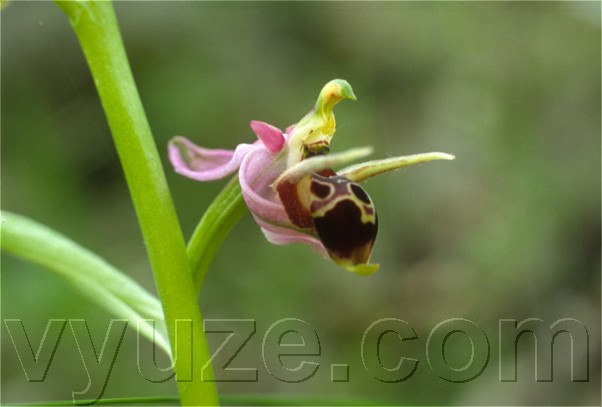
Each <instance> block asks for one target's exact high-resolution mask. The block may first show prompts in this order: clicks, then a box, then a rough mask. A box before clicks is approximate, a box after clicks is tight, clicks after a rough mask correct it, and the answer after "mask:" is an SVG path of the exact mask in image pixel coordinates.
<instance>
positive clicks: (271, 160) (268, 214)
mask: <svg viewBox="0 0 602 407" xmlns="http://www.w3.org/2000/svg"><path fill="white" fill-rule="evenodd" d="M283 154H284V153H282V154H276V153H272V152H270V151H268V150H266V149H257V150H253V151H251V152H250V153H249V154H248V155H247V156H246V157H245V159H244V160H243V162H242V164H241V166H240V176H239V180H240V186H241V189H242V193H243V198H244V199H245V202H246V203H247V206H248V207H249V210H250V211H251V213H252V214H253V217H254V218H255V221H256V222H257V224H258V225H259V226H260V227H261V230H262V232H263V233H264V235H265V237H266V239H267V240H268V241H269V242H271V243H274V244H277V245H287V244H291V243H304V244H308V245H310V246H311V247H313V248H314V249H315V250H316V251H318V252H319V253H320V254H322V255H323V256H324V257H328V256H327V254H326V250H325V249H324V246H323V245H322V243H321V242H320V240H318V239H317V237H316V234H315V230H314V229H313V227H312V228H307V229H302V228H299V227H296V226H295V225H293V224H292V223H291V221H290V219H289V217H288V215H287V213H286V211H285V209H284V206H283V205H282V203H281V202H280V199H279V198H278V196H277V194H276V192H275V191H274V189H273V188H272V185H273V183H274V180H275V179H276V177H278V175H279V174H280V173H281V172H282V171H283V170H284V167H285V165H286V164H285V162H284V155H283Z"/></svg>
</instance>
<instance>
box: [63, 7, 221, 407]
mask: <svg viewBox="0 0 602 407" xmlns="http://www.w3.org/2000/svg"><path fill="white" fill-rule="evenodd" d="M56 3H57V5H58V6H59V7H60V8H61V9H62V10H63V11H64V12H65V13H66V14H67V15H68V16H69V19H70V20H71V25H72V27H73V29H74V30H75V33H76V34H77V37H78V39H79V42H80V45H81V47H82V49H83V51H84V54H85V56H86V59H87V61H88V65H89V66H90V70H91V71H92V76H93V77H94V82H95V84H96V88H97V90H98V93H99V95H100V99H101V102H102V105H103V108H104V111H105V114H106V116H107V119H108V122H109V126H110V128H111V133H112V134H113V139H114V142H115V145H116V147H117V152H118V154H119V158H120V160H121V165H122V166H123V169H124V172H125V176H126V180H127V183H128V187H129V189H130V194H131V196H132V200H133V202H134V207H135V209H136V214H137V216H138V221H139V223H140V227H141V230H142V235H143V237H144V242H145V244H146V248H147V251H148V256H149V259H150V262H151V266H152V268H153V273H154V277H155V282H156V285H157V291H158V293H159V297H160V299H161V303H162V306H163V311H164V314H165V320H166V323H167V328H168V333H169V338H170V342H171V347H172V353H173V355H174V356H175V357H176V364H175V371H176V374H177V375H178V376H177V377H180V378H184V377H186V376H188V375H189V374H188V369H189V366H190V361H191V358H193V360H192V362H193V365H192V366H194V368H193V371H194V375H193V376H192V378H191V379H192V380H190V381H178V389H179V391H180V398H181V401H182V404H185V405H216V404H218V396H217V389H216V386H215V382H213V381H212V372H211V369H205V370H203V369H202V367H203V366H204V365H205V363H206V362H207V361H209V359H210V353H209V350H208V346H207V342H206V337H205V334H204V331H203V321H202V317H201V313H200V310H199V307H198V302H197V293H196V290H195V288H194V283H193V280H192V274H191V272H190V266H189V262H188V258H187V256H186V247H185V243H184V238H183V236H182V232H181V229H180V227H179V223H178V220H177V217H176V213H175V210H174V206H173V202H172V199H171V195H170V192H169V189H168V186H167V182H166V179H165V174H164V172H163V167H162V165H161V161H160V159H159V154H158V152H157V147H156V145H155V143H154V140H153V138H152V134H151V130H150V126H149V124H148V120H147V118H146V115H145V113H144V109H143V106H142V102H141V101H140V96H139V94H138V90H137V88H136V85H135V83H134V78H133V76H132V72H131V70H130V67H129V63H128V60H127V56H126V53H125V49H124V46H123V43H122V40H121V34H120V32H119V28H118V25H117V19H116V17H115V13H114V10H113V5H112V3H111V2H108V1H87V0H79V1H65V2H61V1H57V2H56ZM178 319H184V320H190V321H192V338H193V344H192V349H190V351H184V352H183V351H182V350H180V352H179V354H178V353H177V352H176V349H175V344H176V332H175V323H176V320H178ZM201 371H203V375H204V380H203V379H202V377H201Z"/></svg>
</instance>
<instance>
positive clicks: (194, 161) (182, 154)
mask: <svg viewBox="0 0 602 407" xmlns="http://www.w3.org/2000/svg"><path fill="white" fill-rule="evenodd" d="M257 148H258V146H256V145H251V144H239V145H238V146H237V147H236V149H235V150H234V151H232V150H217V149H208V148H203V147H199V146H197V145H195V144H193V143H192V142H191V141H190V140H188V139H187V138H185V137H181V136H176V137H174V138H173V139H172V140H171V141H170V142H169V160H170V161H171V164H172V165H173V167H174V169H175V170H176V172H177V173H179V174H181V175H184V176H185V177H188V178H191V179H194V180H197V181H212V180H216V179H220V178H224V177H226V176H228V175H230V174H232V173H233V172H235V171H236V169H237V168H238V167H239V166H240V164H241V162H242V160H243V158H244V157H245V155H246V154H248V153H249V152H250V151H252V150H253V149H257Z"/></svg>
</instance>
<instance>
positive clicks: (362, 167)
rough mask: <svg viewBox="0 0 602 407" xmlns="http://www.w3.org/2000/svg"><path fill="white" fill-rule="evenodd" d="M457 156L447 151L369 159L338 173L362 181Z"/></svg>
mask: <svg viewBox="0 0 602 407" xmlns="http://www.w3.org/2000/svg"><path fill="white" fill-rule="evenodd" d="M455 158H456V157H454V156H453V155H451V154H446V153H422V154H413V155H406V156H401V157H393V158H387V159H384V160H374V161H368V162H365V163H360V164H356V165H352V166H350V167H347V168H344V169H342V170H340V171H338V172H337V173H338V174H339V175H341V176H343V177H345V178H349V179H350V180H352V181H355V182H360V181H364V180H366V179H368V178H371V177H374V176H376V175H379V174H383V173H385V172H389V171H394V170H397V169H399V168H402V167H408V166H410V165H415V164H422V163H426V162H429V161H435V160H453V159H455Z"/></svg>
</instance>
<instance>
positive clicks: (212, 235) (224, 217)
mask: <svg viewBox="0 0 602 407" xmlns="http://www.w3.org/2000/svg"><path fill="white" fill-rule="evenodd" d="M246 212H247V205H246V204H245V201H244V200H243V198H242V191H241V190H240V184H239V183H238V176H234V177H233V178H232V179H231V180H230V181H229V182H228V183H227V184H226V186H225V187H224V189H222V191H221V192H220V193H219V195H218V196H217V197H216V198H215V200H214V201H213V202H212V203H211V205H210V206H209V208H207V210H206V211H205V214H204V215H203V217H202V218H201V220H200V222H199V224H198V225H197V227H196V229H195V230H194V232H193V233H192V237H191V238H190V240H189V242H188V247H187V251H188V258H189V259H190V268H191V269H192V274H193V276H194V283H195V287H196V289H197V292H199V293H200V291H201V287H202V285H203V280H204V279H205V275H206V274H207V269H208V268H209V265H210V264H211V261H212V260H213V257H214V256H215V253H216V252H217V250H218V249H219V247H220V246H221V245H222V242H223V241H224V239H225V238H226V236H228V234H229V233H230V231H231V230H232V228H233V227H234V226H235V225H236V224H237V223H238V221H239V220H240V219H241V218H242V217H243V215H244V214H245V213H246Z"/></svg>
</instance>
